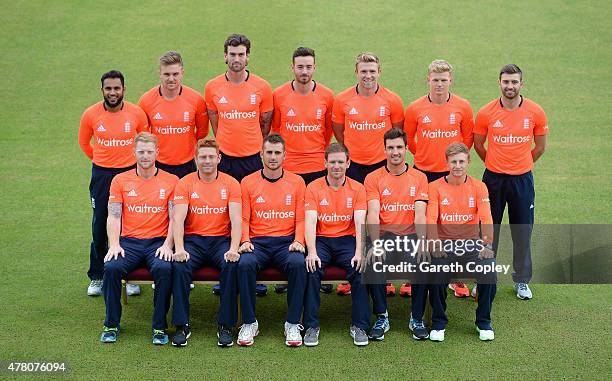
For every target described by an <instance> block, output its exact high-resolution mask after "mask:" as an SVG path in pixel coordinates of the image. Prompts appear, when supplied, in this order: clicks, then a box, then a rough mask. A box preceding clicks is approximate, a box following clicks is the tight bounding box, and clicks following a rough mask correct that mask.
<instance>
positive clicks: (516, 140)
mask: <svg viewBox="0 0 612 381" xmlns="http://www.w3.org/2000/svg"><path fill="white" fill-rule="evenodd" d="M493 141H494V142H495V143H500V144H520V143H528V142H530V141H531V136H529V135H526V136H516V135H512V134H508V135H493Z"/></svg>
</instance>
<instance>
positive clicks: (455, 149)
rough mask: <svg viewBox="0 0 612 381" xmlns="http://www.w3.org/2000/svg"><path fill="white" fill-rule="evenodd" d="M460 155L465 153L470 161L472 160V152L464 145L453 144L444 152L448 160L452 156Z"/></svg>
mask: <svg viewBox="0 0 612 381" xmlns="http://www.w3.org/2000/svg"><path fill="white" fill-rule="evenodd" d="M458 153H464V154H466V155H468V159H469V158H470V150H469V149H468V148H467V146H466V145H465V144H463V143H457V142H455V143H451V144H449V146H448V147H446V151H444V155H445V156H446V159H447V160H448V158H449V157H450V156H453V155H456V154H458Z"/></svg>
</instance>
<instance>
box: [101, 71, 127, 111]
mask: <svg viewBox="0 0 612 381" xmlns="http://www.w3.org/2000/svg"><path fill="white" fill-rule="evenodd" d="M124 91H125V88H124V87H123V85H122V84H121V79H119V78H106V79H105V80H104V83H103V84H102V97H104V103H105V104H106V106H107V107H108V108H114V107H117V106H118V105H120V104H121V102H122V101H123V92H124Z"/></svg>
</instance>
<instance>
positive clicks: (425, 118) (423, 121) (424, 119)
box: [421, 115, 431, 124]
mask: <svg viewBox="0 0 612 381" xmlns="http://www.w3.org/2000/svg"><path fill="white" fill-rule="evenodd" d="M421 123H423V124H425V123H431V119H429V115H425V117H424V118H423V120H422V121H421Z"/></svg>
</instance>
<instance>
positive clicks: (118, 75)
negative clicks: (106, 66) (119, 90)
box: [100, 70, 125, 87]
mask: <svg viewBox="0 0 612 381" xmlns="http://www.w3.org/2000/svg"><path fill="white" fill-rule="evenodd" d="M109 78H119V80H120V81H121V87H125V84H124V82H125V80H124V78H123V74H121V72H120V71H119V70H111V71H108V72H106V73H104V74H102V78H100V82H101V84H102V87H104V80H106V79H109Z"/></svg>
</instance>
